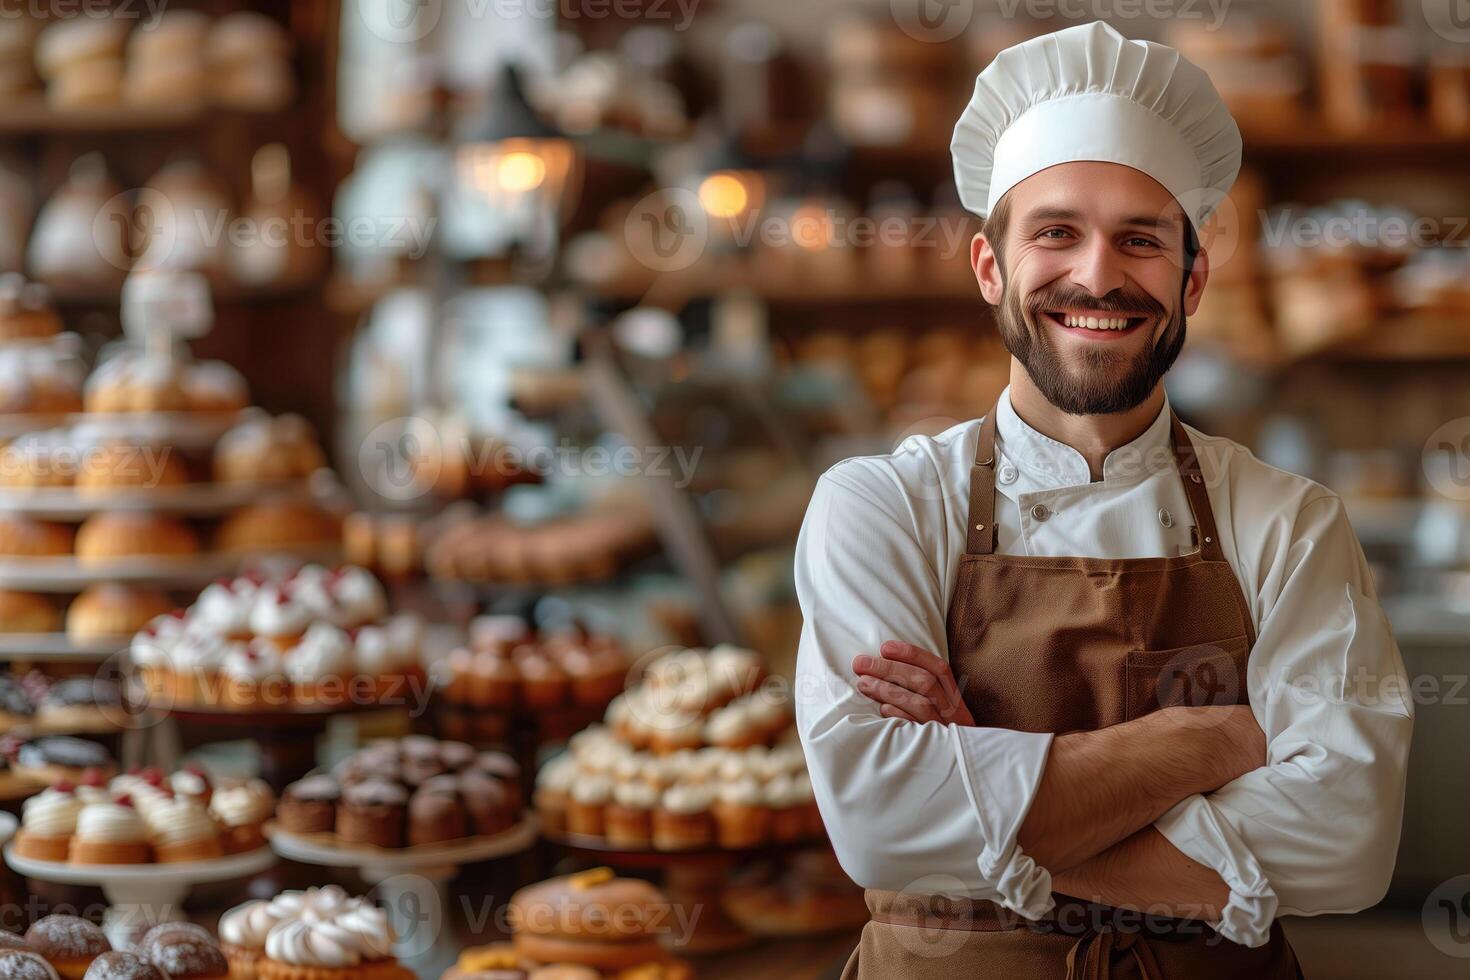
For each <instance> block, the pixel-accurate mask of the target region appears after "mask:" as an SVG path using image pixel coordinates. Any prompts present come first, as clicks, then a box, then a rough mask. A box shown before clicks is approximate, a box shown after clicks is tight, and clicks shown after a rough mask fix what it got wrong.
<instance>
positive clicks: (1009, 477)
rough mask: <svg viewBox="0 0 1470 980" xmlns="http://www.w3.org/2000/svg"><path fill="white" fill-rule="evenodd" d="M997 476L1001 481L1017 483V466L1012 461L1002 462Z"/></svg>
mask: <svg viewBox="0 0 1470 980" xmlns="http://www.w3.org/2000/svg"><path fill="white" fill-rule="evenodd" d="M995 478H996V479H997V480H999V481H1000V482H1001V483H1015V482H1016V468H1015V467H1014V466H1012V465H1011V464H1010V463H1002V464H1001V467H1000V472H999V473H997V474H996V475H995Z"/></svg>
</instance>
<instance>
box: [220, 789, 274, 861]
mask: <svg viewBox="0 0 1470 980" xmlns="http://www.w3.org/2000/svg"><path fill="white" fill-rule="evenodd" d="M275 811H276V794H275V793H273V792H272V791H271V788H270V786H268V785H267V784H266V783H265V782H264V781H263V780H260V779H252V780H249V781H248V782H244V783H238V784H235V785H233V786H222V787H220V788H219V789H217V790H215V793H214V797H213V798H212V799H211V800H210V801H209V812H210V813H211V814H212V815H213V816H214V819H215V820H216V821H217V822H218V823H219V825H220V827H221V828H222V830H221V833H220V839H221V842H222V843H223V844H224V848H225V853H226V854H240V853H243V852H245V851H253V850H256V849H258V848H261V847H264V846H265V833H264V831H263V830H262V828H263V827H264V826H265V822H266V821H267V820H269V819H270V818H271V816H272V815H273V814H274V813H275Z"/></svg>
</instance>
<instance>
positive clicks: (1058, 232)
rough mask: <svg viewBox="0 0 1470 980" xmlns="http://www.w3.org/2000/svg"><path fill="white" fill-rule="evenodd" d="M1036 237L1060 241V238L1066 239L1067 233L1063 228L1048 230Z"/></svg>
mask: <svg viewBox="0 0 1470 980" xmlns="http://www.w3.org/2000/svg"><path fill="white" fill-rule="evenodd" d="M1038 237H1040V238H1051V239H1061V238H1066V237H1068V232H1067V229H1065V228H1048V229H1046V230H1045V231H1043V232H1042V233H1041V234H1040V235H1039V236H1038Z"/></svg>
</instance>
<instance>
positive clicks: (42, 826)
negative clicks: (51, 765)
mask: <svg viewBox="0 0 1470 980" xmlns="http://www.w3.org/2000/svg"><path fill="white" fill-rule="evenodd" d="M81 812H82V801H81V799H80V798H78V796H77V794H76V789H75V787H73V786H72V784H71V783H69V782H65V781H63V782H59V783H56V784H55V785H54V786H51V787H50V788H48V789H46V790H45V791H43V792H41V793H39V794H38V795H36V796H33V797H31V798H30V799H28V800H26V801H25V803H24V805H23V806H22V808H21V823H20V827H19V829H17V830H16V832H15V853H16V854H18V855H20V856H21V857H25V858H31V859H32V860H36V861H65V860H66V859H67V854H68V851H69V849H70V847H71V839H72V836H73V835H74V834H75V833H76V829H77V815H78V814H80V813H81Z"/></svg>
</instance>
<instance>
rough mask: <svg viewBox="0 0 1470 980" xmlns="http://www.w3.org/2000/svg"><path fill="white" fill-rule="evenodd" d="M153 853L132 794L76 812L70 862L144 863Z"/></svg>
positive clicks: (87, 806) (146, 830) (146, 828)
mask: <svg viewBox="0 0 1470 980" xmlns="http://www.w3.org/2000/svg"><path fill="white" fill-rule="evenodd" d="M152 856H153V851H152V848H151V847H150V846H149V844H148V827H147V825H146V824H145V823H144V822H143V817H142V816H141V815H140V814H139V813H138V809H137V807H136V806H134V805H133V798H132V797H131V796H128V795H127V794H123V795H122V796H120V797H118V798H117V799H116V800H112V801H110V802H99V803H89V804H87V805H86V806H84V807H82V812H81V813H80V814H78V815H77V832H76V834H75V835H74V836H73V837H72V839H71V851H70V853H69V860H70V861H71V863H72V864H147V863H148V861H149V859H150V858H151V857H152ZM58 969H59V967H58Z"/></svg>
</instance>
